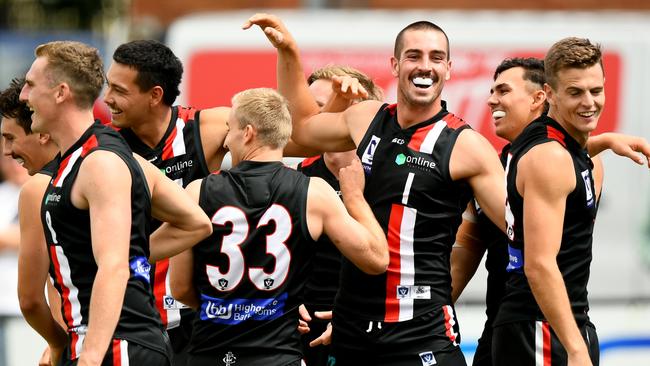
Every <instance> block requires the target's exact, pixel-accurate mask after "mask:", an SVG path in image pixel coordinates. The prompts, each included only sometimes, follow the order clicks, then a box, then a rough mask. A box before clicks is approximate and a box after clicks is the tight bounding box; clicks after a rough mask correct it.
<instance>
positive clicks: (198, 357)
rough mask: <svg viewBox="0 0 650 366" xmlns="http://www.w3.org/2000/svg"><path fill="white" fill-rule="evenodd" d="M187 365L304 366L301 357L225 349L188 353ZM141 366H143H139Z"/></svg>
mask: <svg viewBox="0 0 650 366" xmlns="http://www.w3.org/2000/svg"><path fill="white" fill-rule="evenodd" d="M187 364H188V365H192V366H239V365H246V366H269V365H273V366H301V365H303V366H304V363H303V361H302V359H301V358H300V356H296V355H293V356H291V355H286V354H281V353H280V352H279V351H278V352H277V353H275V354H261V353H259V352H256V350H255V349H236V348H233V349H229V350H228V349H224V350H222V351H221V350H214V351H211V352H208V353H188V354H187ZM138 366H141V365H138Z"/></svg>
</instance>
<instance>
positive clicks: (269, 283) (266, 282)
mask: <svg viewBox="0 0 650 366" xmlns="http://www.w3.org/2000/svg"><path fill="white" fill-rule="evenodd" d="M273 283H275V280H274V279H272V278H265V279H264V288H265V289H267V290H270V289H271V287H273Z"/></svg>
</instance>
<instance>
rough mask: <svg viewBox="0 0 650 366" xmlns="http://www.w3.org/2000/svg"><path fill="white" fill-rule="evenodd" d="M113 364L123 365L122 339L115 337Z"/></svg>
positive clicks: (114, 365) (116, 365) (115, 365)
mask: <svg viewBox="0 0 650 366" xmlns="http://www.w3.org/2000/svg"><path fill="white" fill-rule="evenodd" d="M112 350H113V366H121V365H122V351H121V350H120V340H119V339H113V347H112Z"/></svg>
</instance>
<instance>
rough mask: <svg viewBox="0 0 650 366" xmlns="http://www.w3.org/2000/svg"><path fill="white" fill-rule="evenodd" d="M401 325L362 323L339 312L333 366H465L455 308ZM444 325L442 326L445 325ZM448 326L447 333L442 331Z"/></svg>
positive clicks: (336, 316)
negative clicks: (445, 312) (459, 344)
mask: <svg viewBox="0 0 650 366" xmlns="http://www.w3.org/2000/svg"><path fill="white" fill-rule="evenodd" d="M449 309H450V311H451V313H449V312H447V315H449V316H450V317H449V318H448V319H445V314H443V312H442V311H433V312H431V313H427V314H424V315H422V316H420V317H417V318H414V319H411V320H407V321H403V322H397V323H385V322H377V321H368V320H360V319H358V318H356V317H354V316H346V315H345V314H341V313H335V314H334V318H333V322H332V324H333V328H332V355H331V357H330V362H329V364H328V365H329V366H347V365H391V366H429V365H439V366H459V365H460V366H464V365H466V364H467V363H466V361H465V357H464V356H463V353H462V352H461V350H460V347H459V346H458V343H459V342H460V337H459V336H458V322H457V321H456V317H455V314H454V312H453V309H452V308H451V307H449ZM441 324H442V325H441ZM445 324H447V327H448V328H447V330H446V331H441V326H442V327H443V328H444V327H445Z"/></svg>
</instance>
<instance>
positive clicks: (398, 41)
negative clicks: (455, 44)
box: [393, 20, 451, 61]
mask: <svg viewBox="0 0 650 366" xmlns="http://www.w3.org/2000/svg"><path fill="white" fill-rule="evenodd" d="M417 30H424V31H436V32H440V33H442V34H443V35H444V36H445V40H447V61H449V57H451V50H450V47H449V37H448V36H447V33H445V31H444V30H443V29H442V28H440V27H439V26H438V25H436V24H433V23H431V22H429V21H426V20H420V21H418V22H415V23H411V24H409V25H407V26H406V27H404V29H402V30H401V31H400V32H399V33H397V37H395V48H394V49H393V55H394V56H395V58H396V59H398V60H399V57H400V54H401V53H402V48H404V34H405V33H406V32H409V31H417Z"/></svg>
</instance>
